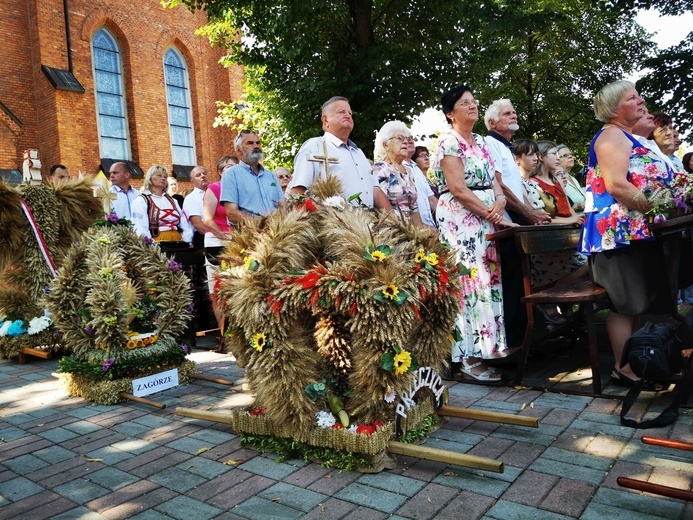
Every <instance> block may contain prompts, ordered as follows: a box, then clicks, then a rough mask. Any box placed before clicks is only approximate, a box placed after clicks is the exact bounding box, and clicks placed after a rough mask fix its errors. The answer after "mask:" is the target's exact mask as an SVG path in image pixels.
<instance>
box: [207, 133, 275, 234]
mask: <svg viewBox="0 0 693 520" xmlns="http://www.w3.org/2000/svg"><path fill="white" fill-rule="evenodd" d="M234 145H235V147H236V151H237V152H238V155H239V157H240V159H241V162H240V163H239V164H237V165H236V166H232V167H231V168H228V169H227V170H226V171H225V172H224V175H223V176H222V178H221V198H220V201H221V203H222V204H223V205H224V208H225V209H226V218H227V219H228V220H229V222H231V223H233V224H244V223H245V220H246V219H247V218H249V217H259V216H263V215H268V214H269V213H271V212H272V211H274V210H275V209H277V207H279V206H282V207H283V206H284V204H285V203H286V201H285V199H284V193H283V192H282V189H281V187H280V186H279V182H278V181H277V178H276V177H275V176H274V173H272V172H271V171H270V170H266V169H265V168H264V167H263V166H262V164H260V161H261V160H262V158H263V157H264V154H263V153H262V147H261V145H260V137H259V136H258V135H257V134H256V133H255V132H253V131H252V130H243V131H242V132H241V133H239V134H238V135H237V136H236V139H234Z"/></svg>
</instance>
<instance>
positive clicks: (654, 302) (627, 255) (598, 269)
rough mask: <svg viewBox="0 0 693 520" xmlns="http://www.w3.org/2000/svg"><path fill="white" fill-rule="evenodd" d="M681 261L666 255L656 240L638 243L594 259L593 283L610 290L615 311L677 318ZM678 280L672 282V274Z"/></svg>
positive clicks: (634, 242) (591, 272) (597, 255)
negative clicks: (677, 295) (678, 278)
mask: <svg viewBox="0 0 693 520" xmlns="http://www.w3.org/2000/svg"><path fill="white" fill-rule="evenodd" d="M679 264H680V258H678V257H677V255H665V253H664V250H663V248H662V245H661V244H660V243H659V242H658V241H655V240H635V241H633V242H631V243H630V245H629V246H626V247H621V248H619V249H613V250H611V251H603V252H600V253H595V254H593V255H592V261H591V267H590V274H591V276H592V281H593V282H594V283H596V284H597V285H600V286H602V287H604V289H606V292H607V294H608V295H609V300H611V309H612V310H613V311H614V312H617V313H619V314H625V315H629V316H633V315H640V314H673V313H674V312H676V293H677V289H678V283H677V281H676V279H675V278H676V277H677V276H678V270H679ZM673 272H676V277H674V279H671V278H672V276H671V274H672V273H673Z"/></svg>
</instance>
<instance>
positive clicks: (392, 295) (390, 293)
mask: <svg viewBox="0 0 693 520" xmlns="http://www.w3.org/2000/svg"><path fill="white" fill-rule="evenodd" d="M383 294H384V295H385V296H387V297H388V298H389V299H391V300H396V299H397V295H398V294H399V289H398V288H397V286H396V285H395V284H390V285H388V286H386V287H385V289H383Z"/></svg>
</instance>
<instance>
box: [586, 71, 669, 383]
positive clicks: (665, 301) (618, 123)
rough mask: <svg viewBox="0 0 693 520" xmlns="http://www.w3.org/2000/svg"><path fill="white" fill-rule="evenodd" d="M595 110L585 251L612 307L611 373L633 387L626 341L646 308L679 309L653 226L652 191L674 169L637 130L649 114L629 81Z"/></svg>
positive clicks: (605, 94) (600, 99)
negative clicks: (625, 359)
mask: <svg viewBox="0 0 693 520" xmlns="http://www.w3.org/2000/svg"><path fill="white" fill-rule="evenodd" d="M594 113H595V115H596V116H597V119H599V120H600V121H603V122H604V123H605V124H604V126H603V127H602V128H601V129H600V130H599V131H598V132H597V134H596V135H595V136H594V139H593V140H592V143H591V145H590V154H589V162H588V169H587V201H586V204H585V223H584V226H583V230H582V236H581V238H580V249H581V251H582V252H583V253H584V254H589V255H591V256H592V278H593V280H594V282H595V283H597V284H599V285H601V286H602V287H604V288H605V289H606V292H607V294H608V295H609V299H610V302H611V303H610V306H611V312H609V314H608V316H607V318H606V328H607V332H608V334H609V340H610V341H611V348H612V350H613V352H614V358H615V360H614V361H615V366H614V372H613V373H612V377H613V378H614V379H615V381H616V382H618V383H622V384H625V385H633V384H634V382H635V381H636V380H637V377H636V376H635V374H634V373H633V371H632V370H631V368H630V366H629V365H626V366H625V367H623V368H620V366H619V365H620V360H621V352H622V351H623V347H624V345H625V342H626V340H627V339H628V338H629V337H630V336H631V335H632V334H633V332H635V331H636V330H637V329H638V327H639V326H640V315H642V314H666V313H671V312H673V311H675V301H676V298H675V294H676V289H677V288H676V287H671V284H670V282H669V280H668V276H667V271H668V270H669V269H668V267H669V266H667V263H666V261H665V259H664V257H663V254H662V251H661V248H660V247H659V246H658V244H656V243H655V241H654V237H653V236H652V233H651V232H650V229H649V227H648V220H647V216H646V213H647V212H648V211H649V210H650V209H652V204H651V203H650V201H649V200H648V194H650V193H651V192H653V191H654V190H655V189H656V188H658V187H668V186H671V184H672V182H673V175H674V172H673V170H672V169H671V167H670V166H668V165H667V164H666V163H665V162H664V160H662V159H661V158H660V157H659V156H658V155H657V154H656V153H654V152H653V151H652V150H650V149H648V148H645V147H644V146H643V145H642V144H641V143H640V142H639V141H638V140H637V139H636V138H635V137H634V136H633V135H632V130H633V126H634V125H635V124H636V123H637V122H638V121H639V120H640V118H641V117H643V116H644V115H645V114H646V110H645V102H644V100H643V99H642V98H641V97H640V95H639V94H638V92H637V90H636V89H635V85H634V84H633V83H632V82H630V81H617V82H614V83H610V84H609V85H607V86H605V87H604V88H602V90H600V91H599V92H598V93H597V95H596V96H595V98H594Z"/></svg>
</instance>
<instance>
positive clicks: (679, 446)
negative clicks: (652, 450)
mask: <svg viewBox="0 0 693 520" xmlns="http://www.w3.org/2000/svg"><path fill="white" fill-rule="evenodd" d="M641 440H642V442H643V444H652V445H653V446H664V447H665V448H673V449H675V450H684V451H693V443H691V442H683V441H676V440H673V439H662V438H661V437H652V436H650V435H643V436H642V439H641Z"/></svg>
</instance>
